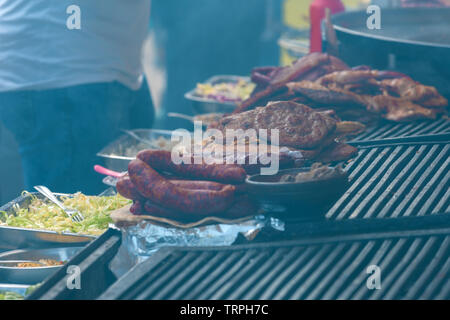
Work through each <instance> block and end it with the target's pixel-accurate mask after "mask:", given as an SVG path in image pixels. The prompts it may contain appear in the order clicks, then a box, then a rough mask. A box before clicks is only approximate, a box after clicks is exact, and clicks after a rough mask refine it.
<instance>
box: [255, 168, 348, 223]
mask: <svg viewBox="0 0 450 320" xmlns="http://www.w3.org/2000/svg"><path fill="white" fill-rule="evenodd" d="M309 170H310V168H295V169H287V170H281V171H280V172H279V173H278V174H276V175H273V176H262V175H253V176H250V177H248V178H247V180H246V189H247V191H248V193H249V194H250V196H251V197H252V198H253V199H254V200H255V201H257V202H258V203H259V204H260V205H261V206H262V207H263V208H266V210H272V211H275V212H278V213H279V214H281V216H283V217H285V218H286V217H288V218H293V219H302V218H305V217H311V216H316V217H317V215H318V214H319V215H320V214H322V215H324V214H325V213H326V210H327V209H329V208H330V207H331V205H333V203H334V202H335V201H336V200H337V199H338V198H339V197H340V196H341V195H342V194H343V193H344V192H345V190H346V189H347V186H348V175H347V173H345V172H344V174H343V175H342V176H339V177H336V178H331V179H323V180H316V181H307V182H280V179H281V177H282V176H284V175H286V174H293V175H296V174H298V173H300V172H307V171H309Z"/></svg>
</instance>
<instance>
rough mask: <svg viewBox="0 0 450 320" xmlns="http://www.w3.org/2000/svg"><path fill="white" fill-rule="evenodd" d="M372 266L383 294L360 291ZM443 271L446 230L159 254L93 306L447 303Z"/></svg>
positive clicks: (449, 260) (448, 266)
mask: <svg viewBox="0 0 450 320" xmlns="http://www.w3.org/2000/svg"><path fill="white" fill-rule="evenodd" d="M358 244H360V245H358ZM203 262H204V264H202V263H203ZM370 264H379V265H380V268H381V270H382V286H384V288H385V289H383V288H382V290H373V291H372V290H368V289H367V287H365V283H366V279H367V277H368V276H369V275H368V274H367V273H365V272H363V271H365V270H366V267H367V266H368V265H370ZM383 269H384V270H389V271H388V272H383ZM449 271H450V227H448V226H447V227H446V228H442V229H435V230H415V231H411V230H409V231H400V232H398V231H397V232H384V233H377V234H358V235H344V236H333V237H325V238H316V239H304V240H296V241H288V242H281V243H280V242H278V243H264V244H252V245H243V246H234V247H220V248H217V247H214V248H211V247H210V248H165V249H162V250H161V251H159V252H158V253H156V254H155V255H154V256H153V257H152V258H151V259H149V260H147V261H146V262H143V263H141V264H140V265H138V266H136V267H135V268H134V269H133V270H132V271H130V272H129V273H128V274H127V275H126V276H125V277H123V278H122V279H120V280H119V281H118V282H116V283H115V284H113V285H112V286H111V287H110V288H109V289H108V290H107V291H106V292H105V293H104V294H103V295H101V296H100V297H99V299H101V300H103V299H105V300H109V299H138V300H139V299H155V300H159V299H164V300H177V299H190V300H191V299H192V300H203V299H212V300H216V299H220V300H235V299H242V300H253V299H262V300H267V299H275V300H284V299H289V300H295V299H307V300H309V299H325V300H328V299H338V300H342V299H355V300H366V299H370V300H372V299H373V300H375V299H387V300H390V299H449V298H450V277H449V276H448V274H449ZM300 284H301V285H300Z"/></svg>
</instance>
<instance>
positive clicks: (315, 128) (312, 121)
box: [212, 101, 364, 162]
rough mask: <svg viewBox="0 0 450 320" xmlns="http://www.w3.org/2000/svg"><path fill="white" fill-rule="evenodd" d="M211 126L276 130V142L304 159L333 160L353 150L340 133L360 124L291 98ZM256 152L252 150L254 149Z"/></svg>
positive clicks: (358, 128) (355, 130)
mask: <svg viewBox="0 0 450 320" xmlns="http://www.w3.org/2000/svg"><path fill="white" fill-rule="evenodd" d="M212 127H214V128H215V129H219V130H221V131H222V132H226V131H227V130H229V129H231V130H239V129H241V130H248V129H255V130H260V129H265V130H268V143H270V142H272V141H271V135H270V132H271V130H274V129H277V130H278V134H279V138H278V140H279V141H278V142H277V145H279V146H281V147H286V148H289V150H291V151H294V150H297V151H299V152H300V153H301V154H302V156H303V158H304V159H306V160H314V161H322V162H333V161H342V160H347V159H349V158H351V157H352V156H354V155H355V154H356V153H357V151H358V150H357V149H356V148H354V147H352V146H350V145H347V144H345V143H343V142H339V139H340V138H342V137H343V136H346V135H349V134H352V133H353V134H354V133H359V132H361V130H364V126H363V125H361V124H360V123H357V122H341V121H339V120H338V119H337V118H336V117H335V115H334V112H333V111H332V110H329V111H320V112H317V111H315V110H313V109H311V108H309V107H308V106H305V105H303V104H299V103H296V102H292V101H278V102H273V103H269V104H267V106H265V107H258V108H256V109H253V110H250V111H246V112H241V113H237V114H232V115H230V116H226V117H223V118H222V119H221V120H219V121H218V122H217V123H215V124H214V125H213V126H212ZM255 152H256V150H255Z"/></svg>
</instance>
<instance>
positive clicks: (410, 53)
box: [332, 8, 450, 97]
mask: <svg viewBox="0 0 450 320" xmlns="http://www.w3.org/2000/svg"><path fill="white" fill-rule="evenodd" d="M368 17H369V15H368V14H367V13H366V11H353V12H345V13H340V14H337V15H334V16H333V17H332V22H333V26H334V29H335V31H336V35H337V38H338V43H339V55H340V57H341V58H342V59H343V60H344V61H346V62H347V63H348V64H349V65H351V66H355V65H369V66H371V67H373V68H376V69H395V70H398V71H400V72H403V73H406V74H408V75H410V76H412V77H413V78H414V79H416V80H417V81H420V82H422V83H424V84H428V85H433V86H436V87H437V88H438V90H439V91H440V92H441V93H442V94H444V95H446V96H447V97H450V8H394V9H382V10H381V29H380V30H377V29H374V30H369V29H368V28H367V24H366V22H367V19H368Z"/></svg>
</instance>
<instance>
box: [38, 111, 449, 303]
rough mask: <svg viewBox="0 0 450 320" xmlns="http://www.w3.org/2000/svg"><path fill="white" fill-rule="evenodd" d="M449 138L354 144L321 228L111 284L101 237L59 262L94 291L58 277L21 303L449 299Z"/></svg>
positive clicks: (151, 266) (383, 136) (434, 125)
mask: <svg viewBox="0 0 450 320" xmlns="http://www.w3.org/2000/svg"><path fill="white" fill-rule="evenodd" d="M449 134H450V125H449V122H448V120H446V119H441V120H438V121H435V122H421V123H419V124H415V125H413V124H388V125H384V126H382V127H378V128H375V129H371V130H370V131H368V132H367V133H364V134H362V135H361V136H359V137H358V138H357V139H355V140H354V141H352V142H351V144H354V145H358V146H359V148H360V152H359V154H358V156H357V157H356V158H355V159H354V160H352V161H350V162H349V164H348V165H347V166H346V170H347V171H348V173H349V179H350V184H349V187H348V189H347V190H346V191H345V193H344V194H343V195H342V196H341V197H340V198H339V200H337V202H336V203H335V204H334V205H333V206H332V208H331V209H329V210H328V212H326V213H324V215H325V218H326V219H322V220H317V221H300V222H288V223H287V224H286V231H285V232H281V233H277V232H266V233H265V231H264V230H263V231H262V232H261V233H260V234H258V235H257V236H256V238H255V239H254V240H253V243H251V244H248V242H247V240H245V239H243V237H241V238H240V239H238V240H237V241H236V243H235V245H234V246H231V247H226V248H224V247H221V248H165V249H161V250H160V251H158V252H157V253H156V254H155V255H153V256H152V257H151V258H149V259H148V260H147V261H145V262H143V263H141V264H139V265H137V266H135V267H134V268H133V269H132V270H130V272H128V273H127V274H125V276H123V277H122V278H120V279H118V280H117V281H116V279H113V280H112V279H111V278H109V277H108V276H107V274H108V272H107V271H105V268H106V267H105V264H107V263H108V261H110V260H111V257H112V255H113V252H114V251H117V249H115V250H112V248H113V247H114V246H113V243H114V244H117V243H118V242H119V239H118V237H119V235H120V234H116V233H114V232H113V231H108V232H107V233H105V234H104V235H103V236H102V237H101V238H99V239H97V240H96V241H94V242H93V243H91V244H90V245H89V246H88V247H87V248H86V249H85V250H83V251H82V252H81V253H80V255H81V258H79V257H78V258H77V257H76V258H75V259H73V262H69V264H72V263H75V264H77V263H81V264H83V265H87V266H90V265H91V266H97V269H98V270H100V271H98V272H100V279H103V281H101V285H98V286H97V287H96V288H88V290H87V291H84V290H83V291H81V292H79V293H77V295H75V296H74V295H73V293H70V292H67V290H66V289H64V288H65V287H63V286H65V278H64V277H66V274H65V273H64V270H62V271H61V272H59V273H58V274H55V275H54V276H53V277H52V278H51V279H49V280H48V281H47V282H46V283H45V284H44V285H43V286H42V287H41V288H40V289H38V291H36V292H35V293H34V294H33V295H32V296H31V297H30V298H32V299H65V298H73V297H75V298H81V299H92V298H98V299H138V300H139V299H167V300H175V299H193V300H197V299H225V300H228V299H244V300H247V299H249V300H252V299H280V300H281V299H282V300H285V299H288V300H291V299H324V300H328V299H330V300H333V299H354V300H377V299H386V300H390V299H450V273H449V272H450V215H449V213H450V188H449V186H450V183H449V178H450V170H449V169H450V138H449ZM274 241H278V242H274ZM107 243H110V244H109V245H106V244H107ZM105 245H106V248H110V249H108V250H106V249H100V248H105ZM94 253H95V254H94ZM77 259H78V260H77ZM371 265H376V266H378V267H380V268H381V286H382V287H381V289H380V290H371V289H369V288H367V286H366V281H367V279H368V277H369V274H368V273H367V268H368V267H369V266H371ZM95 269H96V268H94V267H91V268H90V269H89V268H88V271H85V272H87V277H93V275H94V271H93V270H95ZM89 270H90V271H89ZM105 279H109V280H108V281H106V280H105ZM94 283H95V281H94Z"/></svg>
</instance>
